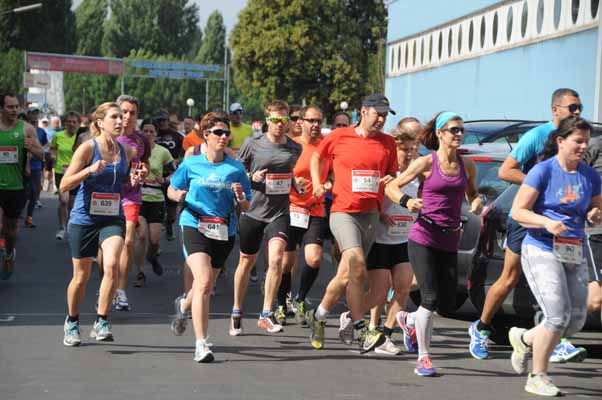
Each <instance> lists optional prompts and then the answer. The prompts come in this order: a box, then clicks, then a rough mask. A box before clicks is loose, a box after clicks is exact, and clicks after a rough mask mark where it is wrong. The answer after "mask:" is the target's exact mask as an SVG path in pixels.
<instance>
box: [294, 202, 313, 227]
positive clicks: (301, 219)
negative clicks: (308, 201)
mask: <svg viewBox="0 0 602 400" xmlns="http://www.w3.org/2000/svg"><path fill="white" fill-rule="evenodd" d="M290 214H291V226H296V227H297V228H303V229H307V227H308V226H309V210H308V209H306V208H303V207H297V206H294V205H292V204H291V208H290Z"/></svg>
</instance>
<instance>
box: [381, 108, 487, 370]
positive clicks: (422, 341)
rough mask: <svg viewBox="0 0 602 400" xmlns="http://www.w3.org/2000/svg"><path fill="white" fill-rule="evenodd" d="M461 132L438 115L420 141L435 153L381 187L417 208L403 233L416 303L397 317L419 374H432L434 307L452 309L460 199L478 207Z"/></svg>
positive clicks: (451, 118)
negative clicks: (407, 189) (411, 343)
mask: <svg viewBox="0 0 602 400" xmlns="http://www.w3.org/2000/svg"><path fill="white" fill-rule="evenodd" d="M463 135H464V123H463V121H462V118H461V117H460V116H459V115H457V114H455V113H452V112H442V113H439V114H438V115H437V116H436V117H435V118H433V119H432V120H431V121H430V122H429V123H428V124H427V125H426V127H425V129H424V131H423V132H422V134H421V136H420V140H421V142H422V144H423V145H424V146H426V147H427V148H428V149H430V150H434V151H433V152H432V153H431V154H429V155H427V156H424V157H420V158H418V159H417V160H416V161H414V162H413V163H412V164H411V165H410V166H409V167H408V169H407V170H406V171H405V172H404V173H402V174H401V175H399V176H398V177H397V178H396V179H395V180H393V181H392V182H391V183H389V185H387V188H386V194H387V196H388V197H389V198H390V199H391V200H392V201H395V202H399V204H401V205H402V206H405V207H408V208H410V211H413V212H415V211H420V213H419V215H418V218H417V220H416V223H414V225H413V226H412V230H411V231H410V235H409V237H408V253H409V257H410V264H411V265H412V267H413V268H414V274H415V275H416V280H417V281H418V286H419V287H420V295H421V304H420V306H419V307H418V310H416V312H414V313H411V314H408V313H401V318H398V319H400V325H401V326H402V329H403V330H404V334H406V335H410V336H412V335H416V341H417V342H418V362H417V363H416V369H415V370H414V372H415V373H416V374H417V375H421V376H432V375H435V374H436V371H435V368H434V367H433V365H432V363H431V359H430V354H429V353H430V351H429V350H430V342H431V336H432V331H433V312H434V311H435V310H436V309H437V308H439V309H445V310H447V309H451V310H455V303H456V286H457V277H456V276H457V264H458V260H457V253H458V243H459V241H460V235H461V228H462V224H461V211H462V203H463V201H464V199H465V198H466V200H467V201H468V204H470V211H471V212H472V213H474V214H477V215H478V214H480V213H481V210H482V208H483V204H482V202H481V199H480V197H479V196H478V193H477V186H476V169H475V166H474V163H473V162H472V160H470V159H468V158H465V159H463V158H462V157H460V156H459V155H458V154H457V151H456V150H457V149H458V147H460V145H461V144H462V138H463ZM416 177H417V178H418V179H419V180H420V182H421V184H420V188H421V192H422V198H421V199H412V198H410V197H409V196H407V195H405V194H403V193H402V192H401V190H400V189H399V188H400V187H403V186H404V185H406V184H408V183H409V182H411V181H412V180H413V179H414V178H416Z"/></svg>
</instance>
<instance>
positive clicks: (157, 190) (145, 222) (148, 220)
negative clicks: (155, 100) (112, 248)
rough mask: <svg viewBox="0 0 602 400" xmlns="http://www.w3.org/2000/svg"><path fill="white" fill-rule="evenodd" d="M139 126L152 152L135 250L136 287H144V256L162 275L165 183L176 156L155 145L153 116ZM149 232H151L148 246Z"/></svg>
mask: <svg viewBox="0 0 602 400" xmlns="http://www.w3.org/2000/svg"><path fill="white" fill-rule="evenodd" d="M140 127H141V129H142V134H143V135H144V136H145V137H146V140H147V142H148V143H149V144H150V148H151V155H150V158H149V160H148V162H149V166H150V168H149V173H148V176H147V177H146V178H144V179H143V180H142V189H141V191H142V206H141V207H140V216H139V217H138V222H139V225H138V229H137V234H138V237H137V239H136V249H135V252H134V254H135V259H136V260H135V261H136V266H137V268H138V274H137V275H136V284H135V286H136V287H142V286H144V284H145V283H146V276H145V275H144V271H143V270H142V267H143V265H144V259H145V258H146V260H147V261H148V262H150V263H151V265H152V267H153V272H154V273H155V275H157V276H161V275H163V266H162V265H161V263H160V262H159V258H158V257H157V253H158V251H159V242H160V239H161V228H163V223H164V221H165V197H164V195H163V190H162V185H163V183H164V182H165V180H167V179H169V176H170V175H171V174H172V173H173V172H174V171H175V167H174V165H173V159H172V158H171V154H169V151H167V149H166V148H165V147H163V146H157V145H156V144H155V138H156V137H157V127H156V126H155V125H153V124H152V121H151V120H150V119H145V120H144V121H142V123H141V124H140ZM147 235H149V240H148V249H147V240H146V238H147Z"/></svg>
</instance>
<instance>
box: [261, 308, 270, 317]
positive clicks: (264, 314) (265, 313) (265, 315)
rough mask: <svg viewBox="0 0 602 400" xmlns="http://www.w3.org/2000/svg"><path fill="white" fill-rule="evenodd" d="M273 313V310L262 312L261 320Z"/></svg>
mask: <svg viewBox="0 0 602 400" xmlns="http://www.w3.org/2000/svg"><path fill="white" fill-rule="evenodd" d="M271 312H272V310H263V311H262V312H261V318H267V317H268V316H269V315H270V313H271Z"/></svg>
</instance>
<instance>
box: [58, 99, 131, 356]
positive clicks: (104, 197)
mask: <svg viewBox="0 0 602 400" xmlns="http://www.w3.org/2000/svg"><path fill="white" fill-rule="evenodd" d="M92 121H93V122H92V125H91V132H92V136H93V140H89V141H87V142H85V143H83V144H82V145H81V146H80V147H79V148H78V149H77V151H76V152H75V155H74V156H73V159H72V160H71V163H70V166H69V168H68V169H67V171H66V173H65V175H64V176H63V179H62V181H61V186H60V191H61V192H63V193H64V192H67V191H69V190H72V189H73V188H78V191H77V197H76V201H75V205H74V207H73V210H72V211H71V219H70V222H69V223H70V228H69V232H70V235H69V245H70V247H71V257H72V261H73V278H72V279H71V282H70V283H69V287H68V288H67V306H68V313H67V318H66V319H65V325H64V332H65V336H64V338H63V344H64V345H65V346H79V345H80V343H81V337H80V335H81V330H80V326H79V307H80V304H81V302H82V300H83V299H84V292H85V288H86V284H87V283H88V280H89V279H90V272H91V269H92V258H93V257H94V256H96V254H97V253H98V248H99V247H101V248H102V250H103V254H104V274H103V277H102V281H101V284H100V294H99V296H98V310H97V316H96V321H95V322H94V326H93V328H92V331H91V332H90V337H92V338H95V339H96V340H97V341H109V342H110V341H113V333H112V332H111V324H110V323H109V321H108V314H109V311H110V308H111V300H112V299H113V294H114V293H115V288H116V286H117V275H118V267H119V256H120V254H121V249H122V247H123V242H124V234H125V226H124V213H123V207H122V205H121V201H120V193H121V182H122V181H123V180H124V179H128V172H127V171H128V163H129V161H130V160H131V159H132V158H133V157H134V156H135V151H134V150H133V149H131V148H129V147H127V146H123V145H121V144H119V143H117V137H118V136H119V135H120V134H121V131H122V120H121V109H120V108H119V106H118V105H117V104H115V103H104V104H101V105H100V106H98V108H97V109H96V111H95V112H94V114H93V115H92ZM140 179H141V177H140V175H139V174H131V175H130V180H131V181H132V184H133V185H137V184H138V182H139V180H140Z"/></svg>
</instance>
